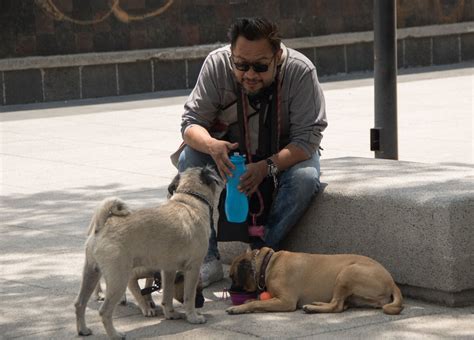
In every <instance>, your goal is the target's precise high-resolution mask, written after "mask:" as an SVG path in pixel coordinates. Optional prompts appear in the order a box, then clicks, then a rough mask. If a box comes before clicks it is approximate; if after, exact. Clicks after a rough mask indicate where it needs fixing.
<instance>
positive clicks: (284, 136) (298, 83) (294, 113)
mask: <svg viewBox="0 0 474 340" xmlns="http://www.w3.org/2000/svg"><path fill="white" fill-rule="evenodd" d="M282 49H283V55H282V56H283V58H282V59H283V62H282V65H281V68H280V79H281V81H282V90H281V91H282V92H281V113H280V114H281V116H280V117H281V122H280V124H281V126H280V128H281V136H280V146H281V147H284V146H286V145H287V144H290V143H291V144H295V145H297V146H299V147H300V148H302V149H303V150H305V151H306V152H307V153H308V155H312V154H313V153H315V152H317V150H318V148H319V145H320V143H321V139H322V136H323V135H322V132H323V131H324V129H325V128H326V126H327V119H326V109H325V102H324V95H323V92H322V89H321V86H320V84H319V81H318V76H317V74H316V68H315V66H314V65H313V64H312V62H311V61H310V60H309V59H308V58H306V57H305V56H304V55H303V54H301V53H300V52H298V51H295V50H293V49H291V48H287V47H285V46H284V45H283V44H282ZM230 56H231V52H230V45H227V46H224V47H222V48H219V49H217V50H214V51H212V52H211V53H210V54H209V55H208V56H207V58H206V60H205V61H204V64H203V66H202V68H201V72H200V74H199V77H198V80H197V83H196V86H195V87H194V89H193V91H192V92H191V94H190V95H189V98H188V100H187V101H186V103H185V106H184V108H185V111H184V114H183V117H182V124H181V127H182V129H181V132H182V133H184V131H185V130H186V128H188V127H189V126H191V125H194V124H198V125H201V126H203V127H205V128H206V129H207V130H208V131H209V132H210V134H211V135H212V136H213V137H215V138H219V139H220V138H222V137H223V136H224V135H227V136H229V135H230V136H232V135H235V134H236V133H238V126H237V105H236V104H233V103H235V102H236V99H237V95H238V93H239V86H238V84H237V82H236V80H235V77H234V74H233V71H232V64H231V60H230ZM256 116H258V115H255V116H253V117H252V118H251V119H249V126H250V131H251V132H250V137H251V145H252V147H251V149H252V150H255V148H256V145H257V141H258V118H256ZM255 126H256V127H255ZM216 127H217V128H216ZM232 139H233V138H230V140H231V141H237V140H238V139H237V140H232Z"/></svg>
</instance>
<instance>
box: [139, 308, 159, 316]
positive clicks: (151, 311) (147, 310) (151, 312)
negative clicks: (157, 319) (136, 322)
mask: <svg viewBox="0 0 474 340" xmlns="http://www.w3.org/2000/svg"><path fill="white" fill-rule="evenodd" d="M142 314H143V315H144V316H156V315H157V312H156V309H155V308H152V307H146V308H142Z"/></svg>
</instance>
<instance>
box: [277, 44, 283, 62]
mask: <svg viewBox="0 0 474 340" xmlns="http://www.w3.org/2000/svg"><path fill="white" fill-rule="evenodd" d="M282 54H283V49H281V48H280V50H278V52H277V53H276V54H275V56H276V60H277V65H281V63H282V60H281V56H282Z"/></svg>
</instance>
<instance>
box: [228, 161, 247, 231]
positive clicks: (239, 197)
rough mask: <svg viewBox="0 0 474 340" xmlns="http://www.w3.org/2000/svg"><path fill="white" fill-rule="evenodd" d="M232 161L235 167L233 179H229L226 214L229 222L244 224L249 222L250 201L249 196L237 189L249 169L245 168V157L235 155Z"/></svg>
mask: <svg viewBox="0 0 474 340" xmlns="http://www.w3.org/2000/svg"><path fill="white" fill-rule="evenodd" d="M230 161H231V162H232V163H233V164H234V165H235V169H234V170H233V171H232V177H227V184H226V197H225V214H226V216H227V221H229V222H234V223H242V222H245V221H246V220H247V215H248V214H249V200H248V198H247V196H246V195H245V194H244V193H242V192H240V191H239V189H237V186H238V185H239V182H240V176H242V175H243V174H244V173H245V171H247V168H246V166H245V157H244V156H241V155H239V154H238V153H234V155H232V156H230Z"/></svg>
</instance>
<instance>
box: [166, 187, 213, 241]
mask: <svg viewBox="0 0 474 340" xmlns="http://www.w3.org/2000/svg"><path fill="white" fill-rule="evenodd" d="M175 193H177V194H187V195H190V196H193V197H195V198H197V199H198V200H200V201H201V202H204V203H206V204H207V206H208V207H209V217H210V220H211V230H212V231H213V232H214V233H216V230H215V229H214V208H213V207H212V204H211V203H210V202H209V201H208V200H207V198H206V197H204V196H203V195H201V194H200V193H198V192H195V191H190V190H176V191H175Z"/></svg>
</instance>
